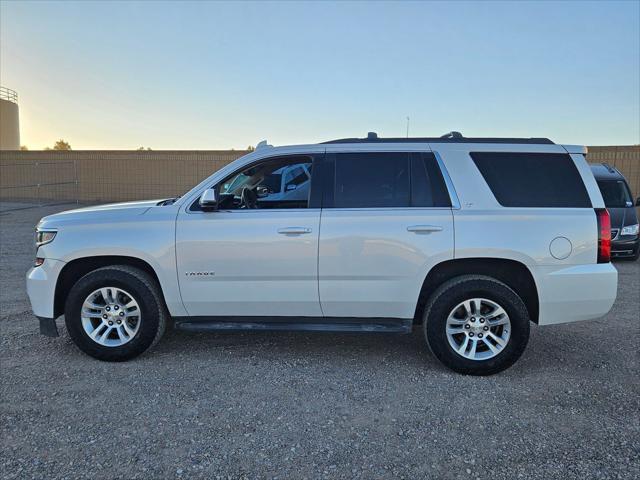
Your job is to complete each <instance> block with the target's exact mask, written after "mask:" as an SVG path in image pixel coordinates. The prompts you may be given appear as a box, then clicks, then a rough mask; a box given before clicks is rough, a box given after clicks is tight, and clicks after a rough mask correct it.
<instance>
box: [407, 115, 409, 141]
mask: <svg viewBox="0 0 640 480" xmlns="http://www.w3.org/2000/svg"><path fill="white" fill-rule="evenodd" d="M407 138H409V117H407Z"/></svg>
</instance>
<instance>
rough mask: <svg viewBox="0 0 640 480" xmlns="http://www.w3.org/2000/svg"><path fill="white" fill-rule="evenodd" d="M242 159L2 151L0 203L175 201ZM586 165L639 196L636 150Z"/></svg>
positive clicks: (598, 152)
mask: <svg viewBox="0 0 640 480" xmlns="http://www.w3.org/2000/svg"><path fill="white" fill-rule="evenodd" d="M245 153H246V152H245V151H241V150H237V151H235V150H187V151H169V150H156V151H137V150H136V151H116V150H101V151H68V152H58V151H50V150H49V151H27V152H20V151H0V198H1V199H29V200H32V199H39V200H56V201H58V200H73V201H75V200H79V201H81V202H109V201H126V200H140V199H152V198H163V197H170V196H176V195H180V194H183V193H184V192H186V191H187V190H189V189H190V188H191V187H193V186H194V185H196V184H197V183H199V182H200V181H201V180H203V179H204V178H206V177H207V176H209V175H210V174H211V173H213V172H214V171H216V170H218V169H220V168H221V167H223V166H224V165H226V164H228V163H229V162H231V161H233V160H235V159H236V158H238V157H240V156H241V155H244V154H245ZM587 160H588V161H589V162H592V163H596V162H607V163H609V164H611V165H613V166H615V167H617V168H619V169H620V171H621V172H622V173H623V174H624V175H625V177H626V178H627V180H628V181H629V185H630V187H631V190H632V192H633V194H634V195H635V196H636V197H637V196H639V195H640V145H634V146H613V147H589V155H588V156H587ZM634 198H635V197H634Z"/></svg>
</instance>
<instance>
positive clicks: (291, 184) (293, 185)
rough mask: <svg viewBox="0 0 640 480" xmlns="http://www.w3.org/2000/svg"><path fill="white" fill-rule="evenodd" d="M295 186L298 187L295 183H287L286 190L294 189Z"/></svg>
mask: <svg viewBox="0 0 640 480" xmlns="http://www.w3.org/2000/svg"><path fill="white" fill-rule="evenodd" d="M296 188H298V186H297V185H296V184H295V183H290V184H289V185H287V192H290V191H291V190H295V189H296Z"/></svg>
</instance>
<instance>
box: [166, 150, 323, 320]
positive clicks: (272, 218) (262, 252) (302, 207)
mask: <svg viewBox="0 0 640 480" xmlns="http://www.w3.org/2000/svg"><path fill="white" fill-rule="evenodd" d="M321 157H322V155H318V154H313V155H291V156H287V157H277V158H275V157H274V158H269V159H265V160H264V162H269V161H274V160H277V161H278V162H281V161H282V159H283V158H284V159H285V161H289V160H290V161H291V164H293V165H296V162H297V163H299V164H305V165H308V164H309V163H310V164H312V165H313V164H316V163H317V162H319V161H320V160H321ZM261 163H262V162H261ZM258 167H260V164H258ZM252 168H255V165H254V166H252ZM312 170H313V169H311V171H312ZM276 171H277V170H276ZM253 172H255V170H249V171H248V174H247V176H249V177H251V174H252V173H253ZM234 175H244V173H243V172H236V173H235V174H234ZM273 175H277V173H272V174H270V175H269V176H268V178H267V176H265V180H264V181H263V183H264V184H261V183H258V184H255V185H252V184H251V181H249V183H247V179H245V178H241V179H240V180H241V181H239V182H235V183H234V180H235V178H228V179H226V180H225V181H223V182H221V183H220V186H221V187H223V188H224V186H226V188H230V187H229V186H230V185H240V186H239V187H238V189H237V190H238V191H236V192H235V194H234V191H231V192H230V193H229V192H227V193H226V195H227V196H229V195H231V196H232V197H235V198H232V200H234V201H233V202H229V201H226V202H225V206H224V209H220V210H217V211H209V212H204V211H202V210H200V209H199V208H197V207H194V206H193V205H192V206H190V207H188V208H187V210H182V211H181V212H180V214H179V216H178V219H177V226H176V255H177V269H178V281H179V284H180V291H181V294H182V300H183V302H184V306H185V308H186V310H187V312H188V313H189V315H190V316H207V317H211V316H224V317H238V316H240V317H265V316H277V317H281V316H302V317H320V316H322V313H321V310H320V300H319V295H318V239H319V232H320V208H319V204H318V205H314V201H313V200H311V201H310V198H311V197H313V198H320V197H319V195H311V194H309V196H308V197H307V199H306V202H305V201H304V200H303V201H302V202H301V201H300V200H297V201H295V202H289V203H287V202H286V201H283V200H282V199H281V196H279V195H280V193H281V192H276V191H274V190H277V189H278V187H274V186H273V185H277V183H276V182H274V181H273ZM232 177H233V176H232ZM267 183H268V184H269V187H268V189H267V187H266V184H267ZM316 184H317V185H318V187H317V188H320V185H319V182H317V181H316V182H314V183H313V187H315V186H316ZM247 185H248V186H249V188H252V189H253V191H254V192H258V197H259V198H258V202H257V203H258V205H257V208H246V206H245V205H242V204H240V195H236V194H237V193H239V191H240V190H241V189H242V188H247V187H246V186H247ZM231 188H234V187H231ZM316 193H317V192H316ZM270 195H271V196H273V197H274V199H277V200H278V201H275V202H274V201H272V202H269V196H270ZM227 200H228V198H227ZM197 202H198V200H196V203H197Z"/></svg>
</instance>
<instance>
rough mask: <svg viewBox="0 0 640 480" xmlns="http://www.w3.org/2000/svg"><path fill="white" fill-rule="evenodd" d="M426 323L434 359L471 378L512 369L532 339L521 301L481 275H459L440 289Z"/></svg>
mask: <svg viewBox="0 0 640 480" xmlns="http://www.w3.org/2000/svg"><path fill="white" fill-rule="evenodd" d="M423 324H424V333H425V337H426V340H427V343H428V345H429V348H430V349H431V351H432V352H433V354H434V355H435V356H436V357H437V358H438V359H439V360H440V361H441V362H442V363H443V364H444V365H445V366H447V367H448V368H450V369H452V370H454V371H456V372H459V373H464V374H470V375H492V374H494V373H498V372H500V371H502V370H505V369H507V368H509V367H510V366H511V365H513V364H514V363H515V362H516V360H518V358H520V356H521V355H522V352H523V351H524V349H525V347H526V345H527V342H528V339H529V314H528V312H527V308H526V306H525V305H524V302H523V301H522V299H521V298H520V297H519V296H518V295H517V294H516V293H515V292H514V291H513V290H512V289H511V288H509V287H508V286H507V285H505V284H504V283H502V282H500V281H498V280H496V279H494V278H491V277H487V276H481V275H465V276H460V277H457V278H454V279H452V280H449V281H448V282H446V283H444V284H443V285H442V286H441V287H440V288H438V289H437V290H436V292H435V293H434V294H433V295H432V297H431V299H430V301H429V303H428V305H427V307H426V309H425V317H424V322H423Z"/></svg>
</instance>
